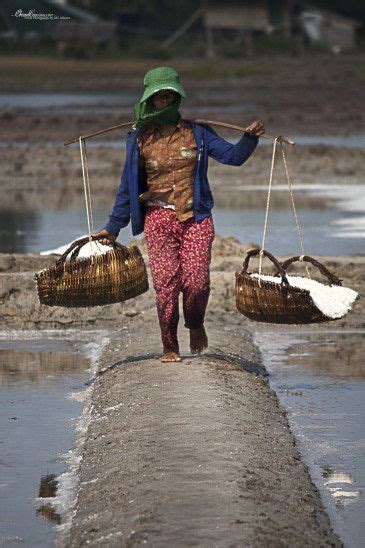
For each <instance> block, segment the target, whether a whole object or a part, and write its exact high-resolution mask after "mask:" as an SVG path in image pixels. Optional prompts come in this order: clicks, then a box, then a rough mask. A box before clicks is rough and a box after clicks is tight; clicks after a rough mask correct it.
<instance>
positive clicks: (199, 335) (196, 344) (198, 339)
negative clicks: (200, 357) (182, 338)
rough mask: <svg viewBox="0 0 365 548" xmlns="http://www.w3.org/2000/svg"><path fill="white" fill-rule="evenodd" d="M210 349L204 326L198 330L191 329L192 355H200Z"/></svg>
mask: <svg viewBox="0 0 365 548" xmlns="http://www.w3.org/2000/svg"><path fill="white" fill-rule="evenodd" d="M207 347H208V337H207V334H206V331H205V327H204V325H202V326H201V327H198V329H190V350H191V352H192V354H200V353H201V352H202V351H203V350H204V348H207Z"/></svg>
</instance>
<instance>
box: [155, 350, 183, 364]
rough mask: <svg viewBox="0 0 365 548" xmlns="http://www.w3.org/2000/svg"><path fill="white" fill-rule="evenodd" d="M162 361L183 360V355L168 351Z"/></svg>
mask: <svg viewBox="0 0 365 548" xmlns="http://www.w3.org/2000/svg"><path fill="white" fill-rule="evenodd" d="M160 361H161V362H181V356H180V354H178V353H177V352H166V354H164V355H163V356H162V358H161V359H160Z"/></svg>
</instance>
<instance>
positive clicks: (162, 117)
mask: <svg viewBox="0 0 365 548" xmlns="http://www.w3.org/2000/svg"><path fill="white" fill-rule="evenodd" d="M143 84H144V92H143V95H142V97H141V99H140V100H139V101H137V102H136V103H135V105H134V115H135V119H136V123H135V127H136V128H140V127H141V126H143V125H145V124H147V123H149V122H157V123H159V124H177V123H178V122H179V121H180V119H181V116H180V113H179V108H180V104H181V100H182V99H183V98H184V97H186V95H185V92H184V90H183V88H182V86H181V84H180V82H179V75H178V73H177V72H176V71H175V70H174V69H172V68H169V67H158V68H155V69H151V70H149V71H148V72H147V73H146V75H145V77H144V79H143ZM162 89H171V90H172V91H175V92H176V93H178V95H179V96H178V97H177V99H175V101H173V102H172V103H171V104H170V105H168V106H167V107H165V108H163V109H161V110H158V109H156V108H154V106H153V104H152V101H150V100H149V99H150V98H151V97H152V95H154V94H155V93H157V92H158V91H161V90H162Z"/></svg>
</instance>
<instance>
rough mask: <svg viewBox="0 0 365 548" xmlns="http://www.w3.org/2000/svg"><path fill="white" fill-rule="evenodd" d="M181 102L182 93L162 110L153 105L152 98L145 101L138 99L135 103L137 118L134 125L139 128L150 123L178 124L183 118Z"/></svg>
mask: <svg viewBox="0 0 365 548" xmlns="http://www.w3.org/2000/svg"><path fill="white" fill-rule="evenodd" d="M180 104H181V95H178V97H177V98H176V99H175V100H174V101H173V102H172V103H171V104H170V105H168V106H167V107H165V108H163V109H160V110H159V109H157V108H155V107H154V106H153V104H152V100H151V98H149V99H146V100H145V101H137V102H136V103H135V105H134V116H135V119H136V122H135V124H134V127H135V128H136V129H139V128H140V127H142V126H145V125H147V124H149V123H157V124H172V125H175V124H178V123H179V122H180V120H181V115H180V112H179V108H180Z"/></svg>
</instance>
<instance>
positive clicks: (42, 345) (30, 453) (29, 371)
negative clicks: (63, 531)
mask: <svg viewBox="0 0 365 548" xmlns="http://www.w3.org/2000/svg"><path fill="white" fill-rule="evenodd" d="M88 336H89V337H90V338H91V340H101V338H102V333H101V332H98V333H90V334H88ZM80 339H81V340H80ZM96 347H97V345H96V344H94V343H91V344H90V343H89V342H88V341H87V340H86V339H85V340H84V341H83V340H82V336H81V337H80V333H78V332H76V331H75V332H71V331H70V332H62V333H61V332H59V333H58V332H54V333H53V334H52V335H51V333H50V332H43V333H42V332H38V333H33V332H12V333H11V334H8V333H6V332H2V333H0V365H1V367H0V371H1V373H0V404H1V407H2V410H3V411H2V413H1V415H0V430H1V437H0V444H1V462H0V500H1V501H2V503H1V522H0V543H1V544H4V545H8V544H16V543H22V544H23V545H26V546H51V545H52V541H53V536H54V534H55V526H57V527H58V526H59V527H63V526H64V525H63V523H62V518H61V514H63V512H60V511H59V508H60V507H62V506H65V505H66V506H67V504H68V505H70V506H71V505H72V500H71V498H70V493H67V492H64V490H63V489H61V491H59V489H58V481H59V478H60V477H62V475H65V473H66V472H67V471H68V469H69V465H68V463H67V462H66V461H67V458H66V457H67V456H68V452H69V450H70V449H71V447H72V446H73V443H74V437H75V425H76V422H75V421H77V420H78V417H79V415H80V413H81V411H82V402H81V401H78V399H77V398H76V399H75V398H73V397H72V394H74V393H75V392H76V393H77V392H78V391H85V385H86V383H87V381H88V380H89V378H90V376H91V373H90V371H91V370H90V367H91V363H92V361H91V360H92V359H93V355H94V353H95V351H96ZM61 495H62V497H63V498H64V499H65V500H64V504H63V505H61V504H60V500H61V499H60V496H61ZM4 501H6V504H4Z"/></svg>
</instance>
